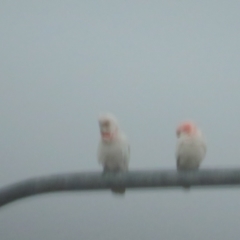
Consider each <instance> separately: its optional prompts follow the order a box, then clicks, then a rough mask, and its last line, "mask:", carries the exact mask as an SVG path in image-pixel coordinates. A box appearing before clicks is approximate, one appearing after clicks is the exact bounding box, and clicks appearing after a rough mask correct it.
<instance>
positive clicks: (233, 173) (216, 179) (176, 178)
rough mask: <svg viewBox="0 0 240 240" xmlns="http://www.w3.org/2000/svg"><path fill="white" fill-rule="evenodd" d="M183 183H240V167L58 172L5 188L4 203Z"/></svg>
mask: <svg viewBox="0 0 240 240" xmlns="http://www.w3.org/2000/svg"><path fill="white" fill-rule="evenodd" d="M183 185H191V187H193V186H216V185H219V186H224V185H240V169H222V170H217V169H215V170H199V171H188V172H177V171H173V170H162V171H130V172H126V173H116V174H114V173H107V174H102V173H99V172H98V173H97V172H92V173H89V172H86V173H65V174H56V175H50V176H44V177H38V178H32V179H28V180H24V181H21V182H18V183H15V184H11V185H8V186H6V187H3V188H1V189H0V207H2V206H4V205H6V204H8V203H10V202H13V201H16V200H19V199H22V198H25V197H29V196H33V195H37V194H43V193H50V192H60V191H83V190H104V189H110V188H111V187H126V188H153V187H182V186H183Z"/></svg>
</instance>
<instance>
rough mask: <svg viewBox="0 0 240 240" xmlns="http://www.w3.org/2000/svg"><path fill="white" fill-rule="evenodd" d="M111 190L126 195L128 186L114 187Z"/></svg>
mask: <svg viewBox="0 0 240 240" xmlns="http://www.w3.org/2000/svg"><path fill="white" fill-rule="evenodd" d="M111 190H112V192H113V193H115V194H119V195H124V194H125V191H126V188H112V189H111Z"/></svg>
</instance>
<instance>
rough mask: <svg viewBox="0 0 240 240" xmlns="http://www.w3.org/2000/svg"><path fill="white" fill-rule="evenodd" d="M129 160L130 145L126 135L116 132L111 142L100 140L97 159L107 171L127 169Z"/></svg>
mask: <svg viewBox="0 0 240 240" xmlns="http://www.w3.org/2000/svg"><path fill="white" fill-rule="evenodd" d="M129 160H130V145H129V143H128V140H127V138H126V136H125V135H124V134H123V133H121V132H118V134H117V136H116V139H115V140H114V141H112V142H104V141H102V140H100V142H99V146H98V161H99V163H100V164H102V165H103V167H104V168H105V169H107V170H109V171H127V170H128V165H129Z"/></svg>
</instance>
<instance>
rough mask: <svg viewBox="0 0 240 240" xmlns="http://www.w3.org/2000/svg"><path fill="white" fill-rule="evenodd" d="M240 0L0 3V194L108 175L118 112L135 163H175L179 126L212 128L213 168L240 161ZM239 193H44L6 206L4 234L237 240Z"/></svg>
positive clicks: (0, 227)
mask: <svg viewBox="0 0 240 240" xmlns="http://www.w3.org/2000/svg"><path fill="white" fill-rule="evenodd" d="M239 9H240V2H239V1H220V0H218V1H215V0H212V1H209V0H206V1H205V0H202V1H192V0H191V1H190V0H185V1H137V0H135V1H123V0H122V1H112V0H108V1H79V0H72V1H60V0H58V1H57V0H52V1H1V3H0V36H1V37H0V66H1V67H0V113H1V117H0V133H1V135H0V164H1V168H0V169H1V170H0V187H2V186H5V185H6V184H9V183H13V182H16V181H20V180H23V179H25V178H29V177H33V176H41V175H46V174H52V173H63V172H72V171H101V166H100V165H99V164H98V162H97V158H96V149H97V144H98V140H99V130H98V123H97V118H98V115H99V113H101V112H106V111H109V112H112V113H114V114H115V115H116V117H117V118H118V120H119V122H120V126H121V128H122V129H123V130H124V131H125V132H126V133H127V135H128V137H129V139H130V142H131V149H132V150H131V161H130V169H134V170H136V169H175V166H176V164H175V155H174V151H175V144H176V136H175V128H176V125H177V124H178V123H179V122H181V121H182V120H185V119H192V120H194V121H195V122H196V123H197V124H198V125H199V126H200V127H201V129H202V131H203V132H204V133H205V136H206V139H207V144H208V152H207V156H206V159H205V161H204V162H203V165H202V168H216V167H219V168H224V167H236V166H239V165H240V162H239V156H240V128H239V126H240V113H239V102H240V94H239V88H240V67H239V62H240V30H239V29H240V14H239ZM239 199H240V193H239V189H238V188H229V189H221V188H220V189H219V188H218V189H216V188H215V189H214V188H204V189H192V190H191V191H190V192H185V191H183V190H182V189H171V190H164V189H154V190H129V191H127V192H126V194H125V197H124V198H121V197H120V198H119V197H116V196H114V195H112V193H111V192H110V191H101V192H88V193H86V192H75V193H58V194H51V195H39V196H36V197H32V198H27V199H23V200H21V201H17V202H15V203H13V204H11V205H8V206H6V207H5V208H2V209H0V239H1V240H32V239H34V240H43V239H44V240H66V239H67V240H75V239H89V240H94V239H98V240H113V239H114V240H115V239H116V240H123V239H124V240H135V239H138V240H142V239H143V240H144V239H165V240H168V239H169V240H172V239H177V240H192V239H194V240H201V239H204V240H212V239H218V240H226V239H231V240H239V236H240V228H239V211H240V205H239Z"/></svg>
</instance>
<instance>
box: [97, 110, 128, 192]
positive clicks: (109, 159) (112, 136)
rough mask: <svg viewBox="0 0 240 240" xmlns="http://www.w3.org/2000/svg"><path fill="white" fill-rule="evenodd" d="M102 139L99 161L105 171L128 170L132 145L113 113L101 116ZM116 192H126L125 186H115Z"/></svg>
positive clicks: (99, 147) (99, 148)
mask: <svg viewBox="0 0 240 240" xmlns="http://www.w3.org/2000/svg"><path fill="white" fill-rule="evenodd" d="M98 122H99V128H100V135H101V139H100V142H99V146H98V161H99V163H100V164H101V165H102V166H103V172H104V173H107V172H121V171H127V170H128V165H129V160H130V145H129V143H128V140H127V137H126V136H125V134H124V133H123V132H122V131H121V130H120V128H119V126H118V122H117V119H116V118H115V117H114V116H113V115H112V114H109V113H108V114H104V115H102V116H100V117H99V120H98ZM112 191H113V192H114V193H118V194H124V193H125V188H117V189H116V188H114V189H112Z"/></svg>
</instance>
